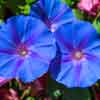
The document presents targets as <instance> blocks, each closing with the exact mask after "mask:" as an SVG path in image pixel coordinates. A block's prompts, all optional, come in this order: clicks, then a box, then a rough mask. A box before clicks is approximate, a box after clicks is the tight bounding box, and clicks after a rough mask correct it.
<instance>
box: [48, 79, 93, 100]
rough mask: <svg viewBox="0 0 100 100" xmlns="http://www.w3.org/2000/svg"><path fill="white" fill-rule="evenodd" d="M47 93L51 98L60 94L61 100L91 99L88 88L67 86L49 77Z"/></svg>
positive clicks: (54, 98)
mask: <svg viewBox="0 0 100 100" xmlns="http://www.w3.org/2000/svg"><path fill="white" fill-rule="evenodd" d="M48 93H49V95H50V96H51V97H52V100H57V98H58V97H59V96H62V98H61V100H91V95H90V92H89V90H88V88H67V87H65V86H64V85H61V84H59V83H57V82H55V81H54V80H52V79H51V78H49V79H48Z"/></svg>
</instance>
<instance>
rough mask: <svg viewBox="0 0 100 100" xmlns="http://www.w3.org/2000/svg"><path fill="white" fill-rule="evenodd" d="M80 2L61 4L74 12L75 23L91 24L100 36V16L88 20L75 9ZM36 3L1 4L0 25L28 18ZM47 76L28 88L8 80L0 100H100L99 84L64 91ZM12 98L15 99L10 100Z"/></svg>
mask: <svg viewBox="0 0 100 100" xmlns="http://www.w3.org/2000/svg"><path fill="white" fill-rule="evenodd" d="M79 1H80V0H62V2H66V3H67V4H68V5H69V6H70V7H71V8H73V12H74V14H75V15H76V17H77V18H78V19H81V20H86V21H90V22H91V23H93V25H94V26H95V28H96V29H97V31H98V33H100V16H99V15H100V14H99V13H98V15H97V16H96V17H91V16H90V15H88V14H86V13H85V12H83V11H80V10H79V9H78V8H77V3H78V2H79ZM35 2H36V0H0V23H2V22H3V21H4V20H6V19H7V18H9V17H11V16H14V15H19V14H25V15H28V14H29V12H30V7H31V5H32V4H33V3H35ZM47 76H48V75H44V76H43V77H41V78H40V79H38V80H36V81H34V82H32V83H30V84H24V83H22V82H20V81H19V80H10V81H9V82H7V83H6V84H5V85H3V86H2V87H0V100H100V97H99V96H100V85H99V84H100V82H99V81H98V82H97V83H96V85H94V86H92V87H89V88H66V87H64V86H63V85H61V84H59V83H57V82H55V81H54V80H52V79H51V78H50V77H49V78H48V77H47ZM6 96H7V98H6ZM11 97H12V98H14V99H9V98H11ZM1 98H2V99H1ZM15 98H16V99H15ZM98 98H99V99H98Z"/></svg>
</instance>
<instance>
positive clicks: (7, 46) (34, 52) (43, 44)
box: [0, 15, 56, 82]
mask: <svg viewBox="0 0 100 100" xmlns="http://www.w3.org/2000/svg"><path fill="white" fill-rule="evenodd" d="M55 53H56V46H55V39H54V38H53V35H52V34H51V33H50V32H48V28H46V26H45V24H44V23H42V22H41V21H40V20H38V19H36V18H33V17H30V16H24V15H20V16H14V17H11V18H9V19H8V20H7V21H6V22H5V23H3V24H2V26H1V29H0V77H3V78H5V79H12V78H19V79H21V80H22V81H23V82H31V81H33V80H35V79H37V78H38V77H40V76H42V75H43V74H44V73H46V72H47V71H48V67H49V63H50V61H51V60H52V59H53V57H54V56H55Z"/></svg>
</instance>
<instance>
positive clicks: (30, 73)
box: [19, 57, 48, 83]
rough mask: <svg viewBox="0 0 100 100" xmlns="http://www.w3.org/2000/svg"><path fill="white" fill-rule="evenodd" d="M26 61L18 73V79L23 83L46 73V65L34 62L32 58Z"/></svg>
mask: <svg viewBox="0 0 100 100" xmlns="http://www.w3.org/2000/svg"><path fill="white" fill-rule="evenodd" d="M27 59H28V60H27ZM27 59H26V60H25V61H24V63H23V64H22V66H21V67H20V72H19V77H20V79H21V80H23V81H24V82H25V83H28V82H31V81H32V80H36V79H37V78H39V77H41V76H42V75H43V74H45V73H46V72H47V71H48V64H46V63H43V62H41V61H38V60H35V59H34V58H32V57H29V58H27ZM28 66H29V67H28ZM37 66H38V67H37Z"/></svg>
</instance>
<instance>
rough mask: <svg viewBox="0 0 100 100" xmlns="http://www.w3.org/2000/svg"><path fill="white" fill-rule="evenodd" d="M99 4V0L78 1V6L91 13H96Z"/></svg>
mask: <svg viewBox="0 0 100 100" xmlns="http://www.w3.org/2000/svg"><path fill="white" fill-rule="evenodd" d="M99 5H100V1H99V0H81V1H80V2H79V3H78V8H79V9H81V10H84V11H86V12H88V13H89V14H91V15H96V11H97V8H98V6H99Z"/></svg>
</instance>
